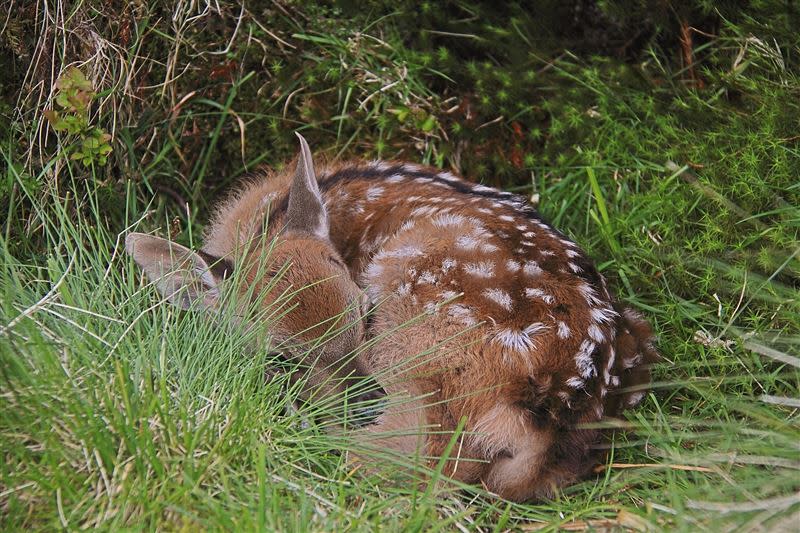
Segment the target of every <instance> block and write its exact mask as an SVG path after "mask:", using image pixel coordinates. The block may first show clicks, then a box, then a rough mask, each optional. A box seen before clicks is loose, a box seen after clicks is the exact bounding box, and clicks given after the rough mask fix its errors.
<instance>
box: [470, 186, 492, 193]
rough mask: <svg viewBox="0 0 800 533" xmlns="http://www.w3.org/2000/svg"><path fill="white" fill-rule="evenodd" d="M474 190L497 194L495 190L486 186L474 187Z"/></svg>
mask: <svg viewBox="0 0 800 533" xmlns="http://www.w3.org/2000/svg"><path fill="white" fill-rule="evenodd" d="M472 190H473V191H475V192H495V189H493V188H491V187H487V186H486V185H474V186H473V187H472Z"/></svg>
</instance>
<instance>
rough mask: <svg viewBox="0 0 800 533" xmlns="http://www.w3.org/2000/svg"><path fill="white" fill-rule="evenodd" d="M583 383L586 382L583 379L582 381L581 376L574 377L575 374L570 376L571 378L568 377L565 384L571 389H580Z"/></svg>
mask: <svg viewBox="0 0 800 533" xmlns="http://www.w3.org/2000/svg"><path fill="white" fill-rule="evenodd" d="M585 384H586V382H585V381H583V380H582V379H581V378H579V377H575V376H573V377H571V378H569V379H568V380H567V385H568V386H570V387H572V388H573V389H580V388H581V387H583V386H584V385H585Z"/></svg>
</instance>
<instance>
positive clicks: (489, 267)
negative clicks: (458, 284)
mask: <svg viewBox="0 0 800 533" xmlns="http://www.w3.org/2000/svg"><path fill="white" fill-rule="evenodd" d="M464 272H466V273H467V274H469V275H471V276H477V277H479V278H491V277H492V276H494V261H481V262H479V263H466V264H465V265H464Z"/></svg>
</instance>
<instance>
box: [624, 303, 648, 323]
mask: <svg viewBox="0 0 800 533" xmlns="http://www.w3.org/2000/svg"><path fill="white" fill-rule="evenodd" d="M623 314H624V315H625V318H627V319H628V320H630V321H631V322H644V317H643V316H642V315H641V313H639V312H638V311H634V310H633V309H631V308H630V307H626V308H625V310H624V311H623Z"/></svg>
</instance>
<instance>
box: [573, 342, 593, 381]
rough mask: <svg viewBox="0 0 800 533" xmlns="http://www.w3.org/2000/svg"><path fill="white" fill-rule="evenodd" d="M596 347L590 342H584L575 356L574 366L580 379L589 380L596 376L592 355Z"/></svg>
mask: <svg viewBox="0 0 800 533" xmlns="http://www.w3.org/2000/svg"><path fill="white" fill-rule="evenodd" d="M595 348H597V345H596V344H595V343H593V342H592V341H590V340H584V341H583V342H582V343H581V345H580V347H579V348H578V353H576V354H575V365H576V366H577V367H578V372H579V373H580V375H581V377H583V378H586V379H589V378H592V377H594V376H595V375H597V368H596V367H595V366H594V361H593V360H592V354H593V353H594V350H595Z"/></svg>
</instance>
